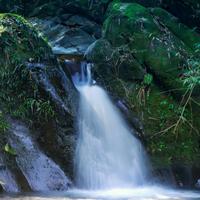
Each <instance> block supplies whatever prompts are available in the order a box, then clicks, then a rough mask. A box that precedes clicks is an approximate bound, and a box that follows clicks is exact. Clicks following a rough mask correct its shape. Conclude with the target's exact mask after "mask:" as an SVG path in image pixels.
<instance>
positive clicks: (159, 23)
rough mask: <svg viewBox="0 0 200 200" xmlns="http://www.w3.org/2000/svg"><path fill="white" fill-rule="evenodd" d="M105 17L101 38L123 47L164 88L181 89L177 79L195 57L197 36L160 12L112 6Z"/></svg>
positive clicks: (133, 4)
mask: <svg viewBox="0 0 200 200" xmlns="http://www.w3.org/2000/svg"><path fill="white" fill-rule="evenodd" d="M109 13H110V14H108V16H109V17H108V18H107V19H106V21H105V23H104V31H103V34H104V35H103V36H104V37H105V38H106V39H107V40H108V41H109V42H110V43H111V44H112V46H114V47H123V46H127V47H128V48H129V49H130V51H131V53H132V55H133V56H134V58H136V60H137V61H138V62H139V63H141V64H142V65H143V66H145V68H147V70H149V71H150V72H152V73H153V74H155V76H156V78H157V79H159V81H160V82H162V84H163V85H164V86H165V87H167V88H171V89H175V88H183V84H182V81H181V80H180V79H179V77H181V76H182V75H183V73H184V71H185V68H186V67H187V61H188V59H189V58H190V57H191V56H192V55H195V46H196V45H197V43H199V42H200V37H199V35H198V34H197V33H195V32H194V31H193V30H190V29H188V28H187V27H186V26H184V25H183V24H180V23H179V22H178V21H177V19H176V18H174V17H173V16H172V15H170V14H169V13H167V12H166V11H164V10H162V9H147V8H145V7H143V6H141V5H139V4H135V3H114V4H113V5H112V6H111V7H110V12H109ZM169 19H170V20H169ZM169 72H170V73H169ZM182 93H184V90H182Z"/></svg>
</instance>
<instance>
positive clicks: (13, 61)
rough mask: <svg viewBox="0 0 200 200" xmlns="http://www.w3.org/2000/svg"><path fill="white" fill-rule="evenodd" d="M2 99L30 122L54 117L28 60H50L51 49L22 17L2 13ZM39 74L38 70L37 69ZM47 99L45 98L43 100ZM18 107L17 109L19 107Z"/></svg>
mask: <svg viewBox="0 0 200 200" xmlns="http://www.w3.org/2000/svg"><path fill="white" fill-rule="evenodd" d="M0 27H1V29H0V30H2V31H1V34H0V54H1V57H0V100H1V104H3V107H4V108H6V110H7V111H8V112H9V113H12V114H13V115H14V116H16V117H20V118H23V119H26V120H29V121H32V120H33V118H34V119H36V121H40V120H41V119H43V120H42V121H45V120H47V119H48V118H49V117H53V116H54V111H53V107H52V106H51V105H50V100H49V97H48V96H47V97H42V96H41V94H40V91H39V90H40V87H39V85H38V84H37V83H36V81H35V80H34V79H33V77H32V76H33V75H32V71H31V70H30V69H29V68H28V67H27V66H26V62H30V61H34V62H36V63H39V62H41V61H42V60H51V58H50V56H51V49H50V47H49V46H48V44H47V43H46V42H45V41H44V40H43V38H41V37H40V36H39V35H38V33H37V32H36V31H35V30H34V29H33V27H32V26H31V25H30V24H29V23H28V22H27V21H26V20H25V19H24V18H22V17H20V16H18V15H13V14H0ZM34 72H35V73H37V69H36V70H35V71H34ZM44 98H45V99H44ZM16 108H17V110H16Z"/></svg>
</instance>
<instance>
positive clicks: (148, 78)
mask: <svg viewBox="0 0 200 200" xmlns="http://www.w3.org/2000/svg"><path fill="white" fill-rule="evenodd" d="M152 81H153V76H152V75H151V74H145V76H144V80H143V83H144V84H145V85H150V84H151V83H152Z"/></svg>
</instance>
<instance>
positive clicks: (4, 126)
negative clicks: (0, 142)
mask: <svg viewBox="0 0 200 200" xmlns="http://www.w3.org/2000/svg"><path fill="white" fill-rule="evenodd" d="M8 128H9V125H8V123H7V121H6V119H5V118H4V116H3V113H2V112H1V111H0V134H1V133H4V132H5V131H7V130H8Z"/></svg>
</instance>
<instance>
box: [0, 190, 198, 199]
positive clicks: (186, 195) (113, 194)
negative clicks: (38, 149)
mask: <svg viewBox="0 0 200 200" xmlns="http://www.w3.org/2000/svg"><path fill="white" fill-rule="evenodd" d="M0 199H2V200H68V199H106V200H115V199H116V200H118V199H120V200H121V199H123V200H125V199H130V200H197V199H198V200H200V192H198V191H186V190H174V189H169V188H163V187H142V188H136V189H135V188H134V189H132V188H127V189H110V190H96V191H88V190H78V189H72V190H69V191H66V192H54V193H25V194H18V195H13V194H10V195H2V196H0Z"/></svg>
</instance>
